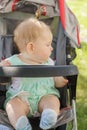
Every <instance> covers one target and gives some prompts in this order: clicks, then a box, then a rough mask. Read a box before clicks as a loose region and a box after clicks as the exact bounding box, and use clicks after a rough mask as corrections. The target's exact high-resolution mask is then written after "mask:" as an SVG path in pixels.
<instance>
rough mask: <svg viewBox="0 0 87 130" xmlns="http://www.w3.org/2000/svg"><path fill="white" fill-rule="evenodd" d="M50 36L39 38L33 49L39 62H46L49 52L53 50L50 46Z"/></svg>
mask: <svg viewBox="0 0 87 130" xmlns="http://www.w3.org/2000/svg"><path fill="white" fill-rule="evenodd" d="M51 44H52V36H49V35H46V36H44V37H42V38H41V37H40V38H39V39H38V40H37V41H36V43H35V47H34V54H35V56H36V58H37V59H38V61H39V62H42V63H43V62H45V61H47V60H48V58H49V56H50V55H51V52H52V50H53V48H52V46H51Z"/></svg>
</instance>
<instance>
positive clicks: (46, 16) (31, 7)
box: [0, 0, 81, 130]
mask: <svg viewBox="0 0 87 130" xmlns="http://www.w3.org/2000/svg"><path fill="white" fill-rule="evenodd" d="M32 16H35V17H37V18H39V19H40V20H43V21H44V22H46V24H48V25H49V26H50V27H51V30H52V32H53V43H52V44H53V48H54V51H53V53H52V55H51V58H52V59H54V60H55V66H39V67H38V66H28V67H26V66H11V67H0V82H1V83H4V82H10V80H11V77H21V76H22V77H28V76H32V77H43V76H46V77H49V76H65V77H66V78H67V79H68V80H69V83H68V85H67V86H65V87H64V88H60V89H59V91H60V95H61V98H60V103H61V112H60V115H59V118H58V122H57V123H56V124H55V126H53V127H52V128H51V130H54V129H55V130H66V129H67V124H68V123H69V122H71V123H72V130H77V119H76V106H75V102H76V84H77V77H78V68H77V66H75V65H73V64H72V61H73V60H74V59H75V58H76V52H75V48H76V47H77V48H80V47H81V45H80V40H79V25H78V21H77V19H76V17H75V16H74V15H73V13H72V12H71V10H70V9H69V8H68V6H67V4H66V2H65V1H63V0H44V1H43V0H37V2H36V1H35V0H11V1H9V0H7V1H5V0H3V1H0V28H1V29H0V60H3V59H5V58H7V57H10V56H11V55H13V54H15V53H19V52H18V50H17V47H16V46H15V44H13V42H14V41H13V31H14V29H15V27H16V26H17V25H18V24H19V23H20V22H21V21H22V20H24V19H26V18H29V17H32ZM38 72H40V73H38ZM47 72H48V73H47ZM5 94H6V87H5V85H1V86H0V125H1V126H3V127H4V126H6V127H8V128H9V130H10V129H11V130H13V128H12V126H11V125H10V123H9V120H8V117H7V114H6V113H5V111H4V109H3V104H4V100H5ZM68 106H69V107H68ZM39 119H40V115H36V116H35V117H32V118H31V119H30V121H31V124H33V130H40V128H39V127H38V126H39V125H38V123H39Z"/></svg>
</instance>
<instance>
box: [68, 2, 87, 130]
mask: <svg viewBox="0 0 87 130" xmlns="http://www.w3.org/2000/svg"><path fill="white" fill-rule="evenodd" d="M67 3H68V5H69V7H70V8H71V9H72V11H73V12H74V14H75V15H76V17H77V18H78V21H79V23H80V30H81V34H80V37H81V44H82V48H81V49H76V52H77V58H76V59H75V60H74V63H75V64H76V65H77V66H78V69H79V76H78V82H77V100H76V107H77V122H78V130H87V39H86V37H87V0H67Z"/></svg>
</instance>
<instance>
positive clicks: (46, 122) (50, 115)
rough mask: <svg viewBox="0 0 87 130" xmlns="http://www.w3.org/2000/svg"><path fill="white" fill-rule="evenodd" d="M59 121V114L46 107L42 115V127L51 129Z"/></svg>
mask: <svg viewBox="0 0 87 130" xmlns="http://www.w3.org/2000/svg"><path fill="white" fill-rule="evenodd" d="M56 122H57V114H56V112H55V111H54V110H52V109H45V110H44V111H43V112H42V115H41V121H40V128H41V129H44V130H46V129H49V128H51V127H52V126H53V125H55V124H56Z"/></svg>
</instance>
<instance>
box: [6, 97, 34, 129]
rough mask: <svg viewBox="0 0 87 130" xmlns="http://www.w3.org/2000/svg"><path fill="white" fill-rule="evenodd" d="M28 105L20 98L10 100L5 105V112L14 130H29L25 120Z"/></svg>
mask: <svg viewBox="0 0 87 130" xmlns="http://www.w3.org/2000/svg"><path fill="white" fill-rule="evenodd" d="M29 111H30V110H29V105H28V104H27V102H24V101H22V100H21V99H20V98H18V97H15V98H13V99H11V100H10V101H9V102H8V103H7V105H6V112H7V115H8V118H9V120H10V123H11V124H12V126H13V127H14V128H15V129H16V130H22V129H23V130H27V128H29V130H31V129H32V128H31V125H30V123H29V121H28V119H27V115H28V113H29Z"/></svg>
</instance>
